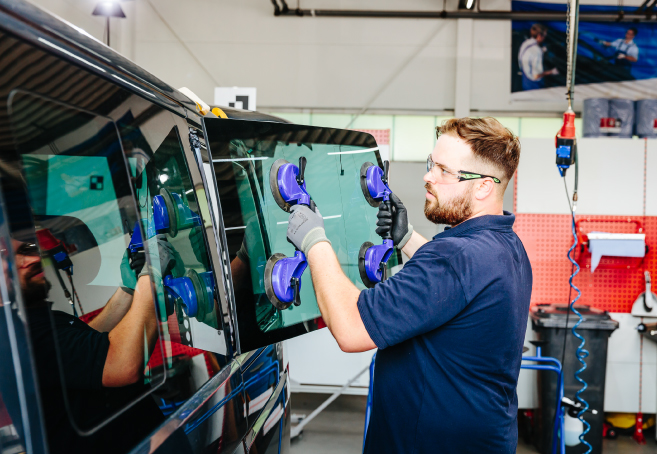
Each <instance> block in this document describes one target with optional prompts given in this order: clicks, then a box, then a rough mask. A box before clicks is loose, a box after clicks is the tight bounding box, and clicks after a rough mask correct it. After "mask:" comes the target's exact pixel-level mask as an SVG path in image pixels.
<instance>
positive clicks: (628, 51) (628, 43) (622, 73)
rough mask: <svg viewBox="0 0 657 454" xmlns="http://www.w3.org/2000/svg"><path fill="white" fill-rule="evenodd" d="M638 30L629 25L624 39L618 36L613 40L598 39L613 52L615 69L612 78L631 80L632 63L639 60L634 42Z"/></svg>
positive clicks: (637, 48) (637, 49)
mask: <svg viewBox="0 0 657 454" xmlns="http://www.w3.org/2000/svg"><path fill="white" fill-rule="evenodd" d="M637 33H638V30H637V28H636V27H630V28H629V29H627V31H626V32H625V39H622V38H618V39H617V40H615V41H613V42H609V41H600V43H601V44H602V45H603V46H605V47H612V48H613V49H614V50H615V52H614V55H613V56H612V60H613V62H614V65H615V66H616V71H613V72H614V73H616V74H615V77H614V78H613V80H632V79H634V77H633V76H632V64H634V63H636V62H637V61H638V60H639V47H638V46H637V45H636V44H635V43H634V38H635V37H636V35H637Z"/></svg>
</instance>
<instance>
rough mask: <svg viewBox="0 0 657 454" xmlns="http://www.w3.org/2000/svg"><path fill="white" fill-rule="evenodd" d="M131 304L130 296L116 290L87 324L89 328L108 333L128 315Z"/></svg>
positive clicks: (119, 289)
mask: <svg viewBox="0 0 657 454" xmlns="http://www.w3.org/2000/svg"><path fill="white" fill-rule="evenodd" d="M131 304H132V295H131V294H129V293H126V292H124V291H123V290H121V288H118V289H116V292H114V294H113V295H112V297H111V298H110V299H109V301H107V304H105V307H104V308H103V310H102V311H101V313H100V314H98V315H97V316H96V318H94V319H93V320H92V321H90V322H89V326H91V327H92V328H93V329H95V330H96V331H100V332H101V333H109V332H110V331H112V330H113V329H114V327H115V326H116V325H118V323H119V322H120V321H121V320H122V319H123V317H124V316H125V314H127V313H128V310H130V305H131Z"/></svg>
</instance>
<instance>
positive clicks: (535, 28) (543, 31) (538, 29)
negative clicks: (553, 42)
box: [529, 24, 548, 38]
mask: <svg viewBox="0 0 657 454" xmlns="http://www.w3.org/2000/svg"><path fill="white" fill-rule="evenodd" d="M547 32H548V29H547V27H546V26H545V25H543V24H534V25H532V28H531V29H530V31H529V33H530V34H531V36H532V38H536V37H537V36H538V35H541V36H547Z"/></svg>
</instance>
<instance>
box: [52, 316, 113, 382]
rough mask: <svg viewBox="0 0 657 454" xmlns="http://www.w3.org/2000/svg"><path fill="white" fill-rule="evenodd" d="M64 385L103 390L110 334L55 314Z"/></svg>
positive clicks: (69, 317) (77, 320)
mask: <svg viewBox="0 0 657 454" xmlns="http://www.w3.org/2000/svg"><path fill="white" fill-rule="evenodd" d="M53 315H55V317H54V319H55V330H56V339H57V341H58V347H59V354H60V358H61V366H62V371H63V372H64V381H65V383H66V386H67V387H69V388H76V389H100V388H102V386H103V369H104V368H105V360H106V359H107V352H108V351H109V345H110V343H109V336H108V333H100V332H98V331H96V330H95V329H93V328H91V327H90V326H88V325H87V324H86V323H84V322H82V321H81V320H79V319H77V318H74V317H72V316H69V315H68V314H55V312H53Z"/></svg>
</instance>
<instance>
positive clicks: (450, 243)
mask: <svg viewBox="0 0 657 454" xmlns="http://www.w3.org/2000/svg"><path fill="white" fill-rule="evenodd" d="M473 240H474V239H473V238H472V237H471V236H469V235H463V236H440V235H438V236H435V237H433V239H432V240H431V241H429V242H428V243H427V244H425V245H424V246H422V248H420V250H421V251H422V252H423V253H425V254H431V255H434V256H436V257H439V258H444V259H447V260H449V259H450V258H452V257H454V256H456V255H458V254H461V253H463V251H466V250H467V249H468V246H470V245H471V244H472V242H473ZM420 250H418V252H419V251H420Z"/></svg>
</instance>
